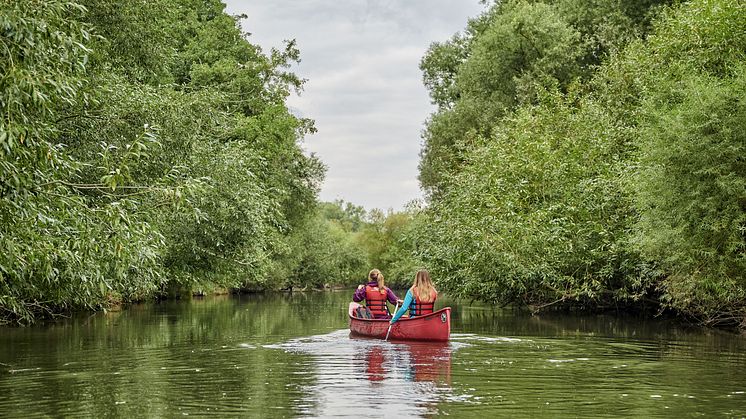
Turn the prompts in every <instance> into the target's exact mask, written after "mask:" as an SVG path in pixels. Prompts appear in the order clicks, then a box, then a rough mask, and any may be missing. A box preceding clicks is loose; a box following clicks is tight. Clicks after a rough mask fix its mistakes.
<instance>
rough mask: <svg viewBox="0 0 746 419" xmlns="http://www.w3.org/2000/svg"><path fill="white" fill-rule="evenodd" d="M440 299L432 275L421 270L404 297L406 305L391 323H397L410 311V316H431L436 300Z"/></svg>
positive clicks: (395, 314)
mask: <svg viewBox="0 0 746 419" xmlns="http://www.w3.org/2000/svg"><path fill="white" fill-rule="evenodd" d="M437 298H438V291H437V290H436V289H435V286H433V282H432V280H431V279H430V274H429V273H428V272H427V271H426V270H424V269H421V270H419V271H418V272H417V274H416V275H415V276H414V284H412V287H411V288H409V290H408V291H407V295H406V296H405V297H404V304H402V307H401V308H400V309H399V310H398V311H397V312H396V313H394V317H393V318H392V319H391V323H395V322H396V321H397V320H399V318H400V317H401V316H402V315H403V314H404V312H406V311H407V310H409V316H410V317H415V316H422V315H425V314H430V313H432V312H433V310H434V308H435V300H436V299H437Z"/></svg>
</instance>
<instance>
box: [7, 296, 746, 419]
mask: <svg viewBox="0 0 746 419" xmlns="http://www.w3.org/2000/svg"><path fill="white" fill-rule="evenodd" d="M350 295H351V292H333V293H308V294H298V293H296V294H293V295H286V294H271V295H250V296H242V297H228V296H225V297H214V298H205V299H195V300H192V301H181V302H166V303H159V304H144V305H138V306H135V307H131V308H129V309H127V310H124V311H122V312H115V313H108V314H96V315H93V316H89V317H79V318H73V319H67V320H65V321H60V322H57V323H55V324H51V325H46V326H38V327H32V328H0V416H2V417H50V416H51V417H181V416H199V417H204V416H215V417H226V416H243V417H332V416H339V417H351V416H356V417H382V416H386V415H396V416H399V417H432V416H439V415H450V416H455V417H479V416H482V417H493V416H500V417H557V416H568V417H618V416H625V417H697V416H705V417H744V416H746V338H744V337H741V336H736V335H731V334H727V333H723V332H717V331H703V330H700V329H688V328H684V327H682V326H681V325H675V324H671V323H666V322H662V321H650V320H648V321H644V320H640V319H633V318H619V317H611V316H585V317H577V316H567V315H562V316H560V315H552V316H541V317H531V316H528V315H525V314H521V313H517V312H513V311H510V310H500V309H492V308H490V307H489V306H486V305H480V304H468V303H463V302H461V303H460V302H456V301H447V299H442V300H439V301H438V304H437V308H439V307H441V306H443V305H446V304H447V305H450V306H451V307H453V328H452V333H453V335H452V341H451V342H449V343H447V344H426V343H390V342H382V341H380V340H370V339H361V338H353V337H350V335H349V331H348V330H347V318H346V307H347V302H348V301H349V298H350Z"/></svg>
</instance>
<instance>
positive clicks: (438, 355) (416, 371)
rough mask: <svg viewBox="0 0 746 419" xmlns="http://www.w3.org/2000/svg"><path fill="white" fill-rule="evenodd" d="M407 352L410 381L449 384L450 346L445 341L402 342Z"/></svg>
mask: <svg viewBox="0 0 746 419" xmlns="http://www.w3.org/2000/svg"><path fill="white" fill-rule="evenodd" d="M401 346H402V347H404V348H406V350H407V351H408V352H409V371H410V377H411V380H412V381H433V382H440V383H447V384H451V347H450V345H449V344H448V343H447V342H437V343H436V342H412V343H402V344H401Z"/></svg>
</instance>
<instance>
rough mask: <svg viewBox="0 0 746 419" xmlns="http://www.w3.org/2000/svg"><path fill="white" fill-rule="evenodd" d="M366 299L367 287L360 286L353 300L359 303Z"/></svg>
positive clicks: (353, 295)
mask: <svg viewBox="0 0 746 419" xmlns="http://www.w3.org/2000/svg"><path fill="white" fill-rule="evenodd" d="M364 299H365V287H362V288H358V289H356V290H355V293H354V294H352V301H354V302H356V303H359V302H361V301H363V300H364Z"/></svg>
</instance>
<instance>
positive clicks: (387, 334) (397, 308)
mask: <svg viewBox="0 0 746 419" xmlns="http://www.w3.org/2000/svg"><path fill="white" fill-rule="evenodd" d="M397 311H399V302H398V301H397V302H396V308H395V309H394V314H396V312H397ZM393 325H394V324H393V323H389V331H388V332H386V339H384V340H383V341H384V342H386V341H387V340H389V333H391V326H393Z"/></svg>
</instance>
